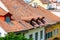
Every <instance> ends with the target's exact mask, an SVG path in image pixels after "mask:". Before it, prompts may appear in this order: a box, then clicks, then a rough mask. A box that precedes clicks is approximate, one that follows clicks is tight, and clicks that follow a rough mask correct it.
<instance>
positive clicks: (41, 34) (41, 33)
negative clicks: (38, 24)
mask: <svg viewBox="0 0 60 40" xmlns="http://www.w3.org/2000/svg"><path fill="white" fill-rule="evenodd" d="M40 38H41V39H42V38H43V31H40Z"/></svg>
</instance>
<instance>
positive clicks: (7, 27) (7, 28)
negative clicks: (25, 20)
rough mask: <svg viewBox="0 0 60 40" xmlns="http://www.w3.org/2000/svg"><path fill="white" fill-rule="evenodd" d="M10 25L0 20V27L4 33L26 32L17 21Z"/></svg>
mask: <svg viewBox="0 0 60 40" xmlns="http://www.w3.org/2000/svg"><path fill="white" fill-rule="evenodd" d="M11 22H12V23H11V24H8V23H6V22H5V21H1V20H0V26H1V27H2V28H3V29H4V30H5V31H6V32H17V31H23V30H27V29H26V28H25V27H24V26H23V25H22V24H20V23H19V22H17V21H11Z"/></svg>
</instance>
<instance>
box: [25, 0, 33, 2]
mask: <svg viewBox="0 0 60 40" xmlns="http://www.w3.org/2000/svg"><path fill="white" fill-rule="evenodd" d="M24 1H25V2H26V3H29V2H31V1H32V0H24Z"/></svg>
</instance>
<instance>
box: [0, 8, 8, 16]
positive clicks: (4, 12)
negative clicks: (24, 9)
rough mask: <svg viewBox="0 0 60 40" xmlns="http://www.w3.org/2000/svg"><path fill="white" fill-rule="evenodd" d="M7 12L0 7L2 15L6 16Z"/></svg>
mask: <svg viewBox="0 0 60 40" xmlns="http://www.w3.org/2000/svg"><path fill="white" fill-rule="evenodd" d="M5 14H7V12H6V11H5V10H3V9H2V8H0V15H1V16H4V15H5Z"/></svg>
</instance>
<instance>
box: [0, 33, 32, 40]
mask: <svg viewBox="0 0 60 40" xmlns="http://www.w3.org/2000/svg"><path fill="white" fill-rule="evenodd" d="M0 40H32V39H27V38H25V36H24V35H23V34H18V35H16V34H14V33H9V34H7V35H6V36H5V37H0Z"/></svg>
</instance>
